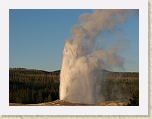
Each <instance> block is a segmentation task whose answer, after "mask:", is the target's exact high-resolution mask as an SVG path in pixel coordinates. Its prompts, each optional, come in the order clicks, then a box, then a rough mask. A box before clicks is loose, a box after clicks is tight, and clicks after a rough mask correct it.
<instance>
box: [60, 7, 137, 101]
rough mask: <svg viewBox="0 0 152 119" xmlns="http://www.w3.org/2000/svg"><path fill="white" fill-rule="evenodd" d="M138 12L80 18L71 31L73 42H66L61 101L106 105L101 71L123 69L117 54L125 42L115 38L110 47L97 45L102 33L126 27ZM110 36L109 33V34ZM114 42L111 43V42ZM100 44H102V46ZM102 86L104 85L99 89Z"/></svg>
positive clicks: (98, 12) (111, 12)
mask: <svg viewBox="0 0 152 119" xmlns="http://www.w3.org/2000/svg"><path fill="white" fill-rule="evenodd" d="M137 13H138V11H137V10H94V11H93V13H92V14H88V13H85V14H82V15H80V16H79V19H80V22H81V23H80V24H79V25H75V26H73V27H72V29H71V34H72V36H73V38H71V39H66V41H65V46H64V50H63V59H62V67H61V74H60V100H66V101H70V102H78V103H92V104H93V103H99V102H102V101H105V97H104V96H103V95H102V93H101V92H102V91H101V80H103V79H102V72H101V70H100V69H109V70H110V69H112V68H114V67H123V63H124V58H123V57H121V56H120V55H119V52H120V51H122V50H124V49H125V48H126V47H127V45H128V44H127V43H126V41H127V40H126V39H123V38H122V37H121V38H120V35H119V36H118V34H113V35H116V36H118V37H117V38H118V39H116V40H115V41H116V42H115V44H113V45H105V44H100V47H99V46H98V44H99V43H100V41H106V40H105V39H104V38H103V37H102V38H99V37H98V36H99V35H101V34H100V33H101V32H104V31H107V32H108V31H110V32H111V29H112V28H114V27H116V26H117V25H118V24H120V23H125V22H126V20H127V18H128V17H129V16H131V15H135V14H137ZM111 34H112V33H111ZM113 42H114V41H113ZM101 43H102V42H101ZM102 86H103V85H102Z"/></svg>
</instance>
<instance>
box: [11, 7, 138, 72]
mask: <svg viewBox="0 0 152 119" xmlns="http://www.w3.org/2000/svg"><path fill="white" fill-rule="evenodd" d="M86 12H87V13H92V10H85V9H83V10H55V9H54V10H53V9H52V10H51V9H50V10H20V9H17V10H9V67H10V68H28V69H40V70H46V71H54V70H59V69H60V68H61V63H62V51H63V47H64V41H65V39H66V38H71V34H70V29H71V27H72V26H73V25H75V24H78V23H79V19H78V17H79V15H81V14H83V13H86ZM117 29H121V30H123V32H124V33H125V34H124V36H123V37H124V38H126V39H128V40H129V48H128V49H126V50H124V51H123V52H121V55H122V56H123V57H124V58H125V63H124V69H125V71H131V72H132V71H135V72H138V71H139V16H134V17H130V18H128V20H127V22H126V23H125V24H120V25H118V26H117ZM107 38H110V37H107Z"/></svg>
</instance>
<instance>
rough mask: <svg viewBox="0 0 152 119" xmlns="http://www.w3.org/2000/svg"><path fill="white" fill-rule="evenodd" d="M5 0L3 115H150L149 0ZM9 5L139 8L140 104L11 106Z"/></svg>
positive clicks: (1, 10) (0, 71)
mask: <svg viewBox="0 0 152 119" xmlns="http://www.w3.org/2000/svg"><path fill="white" fill-rule="evenodd" d="M1 3H2V4H1V6H0V14H1V15H0V32H1V33H0V34H1V37H0V56H1V59H0V64H1V67H0V76H1V79H0V81H1V82H0V97H2V98H0V114H1V115H148V1H146V0H141V1H138V3H137V1H136V0H100V1H99V0H83V1H82V0H71V1H70V0H64V1H62V0H49V1H48V0H20V1H18V0H13V1H10V0H3V1H1ZM9 9H139V93H140V94H139V106H93V107H92V106H9ZM143 62H144V63H143Z"/></svg>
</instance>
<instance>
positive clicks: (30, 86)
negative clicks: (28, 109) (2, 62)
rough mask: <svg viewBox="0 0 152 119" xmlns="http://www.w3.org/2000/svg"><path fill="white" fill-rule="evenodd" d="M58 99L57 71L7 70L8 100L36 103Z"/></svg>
mask: <svg viewBox="0 0 152 119" xmlns="http://www.w3.org/2000/svg"><path fill="white" fill-rule="evenodd" d="M57 99H59V71H55V72H46V71H42V70H28V69H24V68H15V69H12V68H11V69H10V70H9V102H10V103H24V104H36V103H43V102H50V101H54V100H57Z"/></svg>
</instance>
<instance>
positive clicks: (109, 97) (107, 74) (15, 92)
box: [9, 68, 139, 104]
mask: <svg viewBox="0 0 152 119" xmlns="http://www.w3.org/2000/svg"><path fill="white" fill-rule="evenodd" d="M98 72H99V74H101V75H99V76H98V77H99V78H100V77H101V78H102V80H101V91H100V92H101V93H102V95H103V96H104V97H106V98H105V101H115V100H120V101H128V100H129V99H130V98H131V96H132V92H133V91H134V90H136V89H138V88H139V73H138V72H111V71H108V70H104V69H101V70H98ZM100 72H101V73H100ZM59 85H60V70H56V71H52V72H49V71H43V70H37V69H26V68H10V69H9V102H10V103H24V104H37V103H43V102H51V101H55V100H57V99H59Z"/></svg>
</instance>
